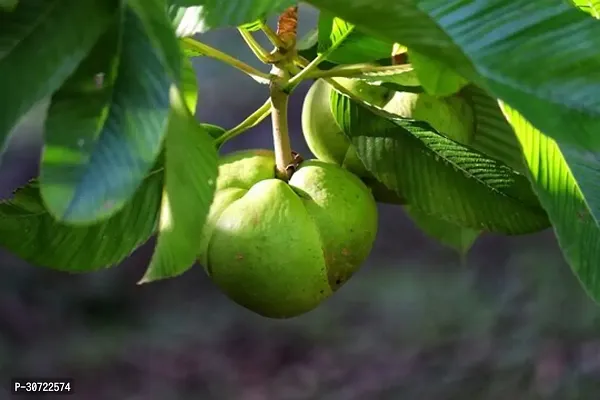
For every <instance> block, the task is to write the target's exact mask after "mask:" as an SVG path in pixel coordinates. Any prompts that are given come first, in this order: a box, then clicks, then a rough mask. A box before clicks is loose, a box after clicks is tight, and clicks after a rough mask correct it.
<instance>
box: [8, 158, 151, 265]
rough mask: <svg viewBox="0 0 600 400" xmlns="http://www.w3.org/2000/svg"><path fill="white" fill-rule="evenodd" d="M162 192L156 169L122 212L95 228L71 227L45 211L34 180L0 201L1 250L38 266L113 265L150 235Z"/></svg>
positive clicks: (90, 226) (95, 225)
mask: <svg viewBox="0 0 600 400" xmlns="http://www.w3.org/2000/svg"><path fill="white" fill-rule="evenodd" d="M161 189H162V172H161V170H160V169H155V170H154V171H153V172H152V173H151V174H150V175H149V176H148V177H147V178H146V179H145V180H144V182H143V184H142V185H141V186H140V188H139V189H138V190H137V192H136V193H135V195H134V196H133V198H132V199H131V201H130V202H129V203H128V204H127V205H126V206H125V207H123V208H122V209H121V211H119V212H118V213H116V214H115V215H113V216H112V217H110V218H109V219H106V220H104V221H102V222H98V223H96V224H93V225H87V226H73V225H67V224H64V223H61V222H58V221H56V220H55V219H54V218H53V217H52V215H50V214H49V213H48V212H47V211H46V209H45V208H44V202H43V200H42V197H41V194H40V189H39V185H38V184H37V182H31V183H29V184H28V185H27V186H25V187H23V188H20V189H18V190H17V191H16V193H15V196H14V198H12V199H10V200H4V201H2V202H0V247H3V248H4V249H6V250H8V251H10V252H11V253H13V254H15V255H17V256H19V257H20V258H22V259H23V260H25V261H27V262H29V263H32V264H34V265H37V266H42V267H49V268H54V269H58V270H62V271H69V272H87V271H92V270H97V269H99V268H104V267H109V266H112V265H114V264H117V263H119V262H120V261H122V260H123V259H125V258H126V257H127V256H129V255H130V254H131V253H132V252H133V251H134V250H135V249H136V248H138V247H139V246H141V245H142V244H144V243H145V242H146V241H147V240H148V239H149V238H150V236H152V234H153V232H154V230H155V228H156V225H157V222H158V211H159V209H160V194H161Z"/></svg>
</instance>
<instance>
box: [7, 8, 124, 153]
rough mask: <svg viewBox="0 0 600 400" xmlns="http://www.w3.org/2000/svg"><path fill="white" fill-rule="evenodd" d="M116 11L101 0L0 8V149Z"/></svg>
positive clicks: (73, 64)
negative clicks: (4, 11)
mask: <svg viewBox="0 0 600 400" xmlns="http://www.w3.org/2000/svg"><path fill="white" fill-rule="evenodd" d="M116 10H117V2H116V1H107V0H88V1H81V0H46V1H38V0H21V1H20V2H19V4H18V6H17V7H16V8H15V10H14V11H13V12H10V13H0V93H1V94H2V97H1V98H0V152H1V151H2V150H3V148H4V144H5V142H6V138H7V137H8V135H9V134H10V132H11V130H12V128H14V126H15V125H16V124H17V123H18V121H19V120H20V118H21V117H22V116H23V115H25V113H27V112H28V111H29V110H30V109H31V108H32V107H33V106H34V105H35V104H36V103H38V102H39V101H40V100H42V99H44V98H46V97H48V96H50V95H51V94H52V93H53V92H54V91H55V90H57V89H58V88H59V87H60V85H61V84H62V83H63V82H64V81H65V80H66V79H67V78H68V77H69V75H70V74H71V73H72V72H73V71H74V70H75V69H76V68H77V66H78V65H79V63H80V62H81V61H82V60H83V59H84V58H85V57H86V55H87V53H88V52H89V51H90V49H91V48H92V47H93V46H94V44H95V43H96V41H97V40H98V37H100V35H101V34H102V33H103V31H104V30H105V29H106V28H107V27H108V25H109V23H110V21H111V18H112V17H113V16H114V14H115V12H116ZM74 32H77V34H74Z"/></svg>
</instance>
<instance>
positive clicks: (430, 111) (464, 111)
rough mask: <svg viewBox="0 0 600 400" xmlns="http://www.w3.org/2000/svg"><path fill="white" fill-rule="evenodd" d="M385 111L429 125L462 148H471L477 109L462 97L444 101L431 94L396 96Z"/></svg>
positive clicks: (448, 98)
mask: <svg viewBox="0 0 600 400" xmlns="http://www.w3.org/2000/svg"><path fill="white" fill-rule="evenodd" d="M383 109H384V110H386V111H387V112H390V113H392V114H396V115H399V116H401V117H403V118H411V119H416V120H419V121H425V122H427V123H428V124H429V125H431V126H432V127H433V128H434V129H435V130H436V131H438V132H439V133H441V134H443V135H445V136H447V137H448V138H450V139H452V140H455V141H457V142H459V143H462V144H469V143H470V142H471V140H472V138H473V134H474V133H475V119H474V118H475V117H474V115H473V109H472V107H471V105H470V104H469V103H468V102H467V100H465V99H464V98H462V97H460V96H459V95H453V96H449V97H441V98H440V97H435V96H431V95H429V94H427V93H409V92H396V94H395V95H394V96H393V97H392V99H391V100H390V101H389V103H387V104H386V105H385V107H383Z"/></svg>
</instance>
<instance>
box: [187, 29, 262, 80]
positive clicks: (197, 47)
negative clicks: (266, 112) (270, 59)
mask: <svg viewBox="0 0 600 400" xmlns="http://www.w3.org/2000/svg"><path fill="white" fill-rule="evenodd" d="M182 42H183V46H184V47H185V48H187V49H190V50H192V51H195V52H197V53H200V54H202V55H204V56H207V57H211V58H214V59H215V60H219V61H221V62H224V63H225V64H229V65H231V66H232V67H234V68H237V69H238V70H240V71H242V72H244V73H246V74H248V75H250V76H251V77H252V78H253V79H254V80H256V81H257V82H259V83H263V84H269V82H270V81H271V75H269V74H267V73H264V72H261V71H259V70H257V69H256V68H254V67H252V66H250V65H248V64H246V63H244V62H243V61H240V60H238V59H237V58H235V57H232V56H230V55H229V54H226V53H224V52H222V51H221V50H217V49H215V48H214V47H211V46H209V45H207V44H205V43H202V42H199V41H197V40H195V39H192V38H183V39H182Z"/></svg>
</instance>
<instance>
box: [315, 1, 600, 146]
mask: <svg viewBox="0 0 600 400" xmlns="http://www.w3.org/2000/svg"><path fill="white" fill-rule="evenodd" d="M307 3H309V4H311V5H314V6H316V7H318V8H319V9H321V10H326V11H329V12H333V13H335V14H336V15H337V16H338V17H340V18H343V19H344V20H345V21H348V22H350V23H353V24H356V25H357V26H360V28H361V30H363V31H364V32H366V33H368V34H372V35H374V36H377V37H380V38H382V39H387V40H392V41H395V42H399V43H402V44H403V45H405V46H407V47H408V48H409V49H414V50H416V51H418V52H420V53H423V54H425V55H427V56H429V57H431V58H433V59H436V60H438V61H440V62H441V63H444V64H445V65H448V66H449V67H451V68H454V69H455V70H456V71H457V72H458V73H459V74H460V75H462V76H464V77H465V78H467V79H468V80H469V81H470V82H473V83H475V84H477V85H478V86H480V87H482V88H484V89H486V90H487V91H489V92H490V94H491V95H492V96H493V97H495V98H499V99H502V100H503V101H505V102H506V103H507V104H510V105H511V107H513V108H515V109H517V110H518V111H519V112H520V113H522V114H523V116H524V117H525V118H527V120H529V121H531V123H533V124H534V126H536V127H537V128H538V129H540V130H541V131H542V132H544V133H545V134H547V135H549V136H551V137H554V138H557V139H560V140H562V141H564V142H565V143H573V144H576V145H578V146H581V147H587V148H590V149H598V148H600V135H598V132H599V131H600V118H598V116H600V98H599V97H598V96H597V93H598V91H599V90H600V68H599V66H600V52H598V48H600V24H598V21H596V20H594V19H593V18H590V17H589V16H587V15H585V14H584V13H582V12H581V11H579V10H577V9H576V8H575V7H573V6H572V5H571V4H569V2H566V1H556V0H537V1H533V2H532V1H530V0H486V1H482V2H473V1H471V0H448V1H441V0H440V1H407V0H380V1H376V2H375V1H372V2H366V1H361V0H307ZM490 21H493V23H490ZM509 53H510V56H507V54H509Z"/></svg>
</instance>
